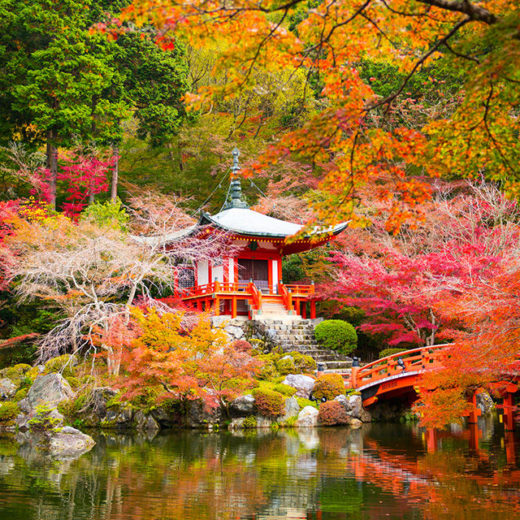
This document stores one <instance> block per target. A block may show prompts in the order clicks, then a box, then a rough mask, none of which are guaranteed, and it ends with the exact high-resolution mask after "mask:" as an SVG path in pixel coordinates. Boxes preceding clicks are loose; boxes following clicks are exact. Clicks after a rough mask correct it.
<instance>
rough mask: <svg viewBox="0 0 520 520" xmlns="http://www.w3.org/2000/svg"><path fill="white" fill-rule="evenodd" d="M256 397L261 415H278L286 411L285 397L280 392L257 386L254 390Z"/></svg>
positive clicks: (256, 403)
mask: <svg viewBox="0 0 520 520" xmlns="http://www.w3.org/2000/svg"><path fill="white" fill-rule="evenodd" d="M253 397H254V398H255V407H256V410H257V411H258V413H259V414H260V415H263V416H265V417H277V416H280V415H283V413H284V406H283V403H284V397H283V395H282V394H280V393H279V392H274V391H272V390H267V389H264V388H255V389H254V390H253Z"/></svg>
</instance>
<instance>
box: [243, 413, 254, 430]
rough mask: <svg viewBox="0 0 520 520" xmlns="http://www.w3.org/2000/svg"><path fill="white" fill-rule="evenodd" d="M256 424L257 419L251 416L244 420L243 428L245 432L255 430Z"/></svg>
mask: <svg viewBox="0 0 520 520" xmlns="http://www.w3.org/2000/svg"><path fill="white" fill-rule="evenodd" d="M256 424H257V423H256V417H255V416H254V415H251V416H249V417H246V418H245V419H244V422H243V423H242V428H244V429H245V430H253V429H255V428H256Z"/></svg>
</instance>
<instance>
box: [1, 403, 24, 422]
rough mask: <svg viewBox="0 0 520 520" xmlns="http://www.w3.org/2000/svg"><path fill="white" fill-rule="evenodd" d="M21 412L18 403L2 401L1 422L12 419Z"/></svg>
mask: <svg viewBox="0 0 520 520" xmlns="http://www.w3.org/2000/svg"><path fill="white" fill-rule="evenodd" d="M19 413H20V408H19V407H18V403H16V402H13V401H4V402H2V403H0V422H7V421H12V420H13V419H15V418H16V416H17V415H18V414H19Z"/></svg>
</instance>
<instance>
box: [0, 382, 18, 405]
mask: <svg viewBox="0 0 520 520" xmlns="http://www.w3.org/2000/svg"><path fill="white" fill-rule="evenodd" d="M17 388H18V387H17V386H16V385H15V384H14V383H13V382H12V381H11V380H10V379H8V378H7V377H6V378H4V379H0V401H8V400H10V399H11V397H13V396H14V394H16V389H17Z"/></svg>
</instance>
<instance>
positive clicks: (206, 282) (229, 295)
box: [175, 149, 347, 319]
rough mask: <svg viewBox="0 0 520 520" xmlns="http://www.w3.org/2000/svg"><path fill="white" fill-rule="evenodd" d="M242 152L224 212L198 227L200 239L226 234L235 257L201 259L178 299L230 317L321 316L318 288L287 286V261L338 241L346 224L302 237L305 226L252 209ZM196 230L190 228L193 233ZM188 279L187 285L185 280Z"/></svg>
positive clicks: (179, 288)
mask: <svg viewBox="0 0 520 520" xmlns="http://www.w3.org/2000/svg"><path fill="white" fill-rule="evenodd" d="M238 155H239V151H238V150H237V149H235V150H233V158H234V160H233V167H232V176H231V184H230V189H229V192H228V197H227V199H226V203H225V204H224V206H223V207H222V210H221V211H220V212H219V213H217V214H215V215H209V214H207V213H204V212H203V213H202V215H201V217H200V220H199V223H198V225H197V226H195V229H198V230H200V231H199V232H200V233H202V234H201V235H199V236H206V237H209V236H211V235H214V234H216V233H220V234H222V233H224V234H225V236H226V239H228V240H229V241H230V242H229V243H232V244H233V246H234V247H232V248H230V251H231V250H232V251H233V253H232V254H230V255H229V256H224V257H222V258H215V259H214V260H213V261H211V262H210V261H208V260H201V261H198V262H195V264H194V265H193V266H192V267H188V268H187V269H189V270H191V273H188V276H186V273H183V276H182V277H180V279H182V280H183V283H182V284H177V290H176V295H175V296H176V297H179V298H181V299H182V300H183V301H184V302H185V303H186V304H187V305H188V306H190V307H193V308H195V309H198V310H210V309H211V310H213V312H214V313H215V315H226V316H230V317H231V318H235V317H237V316H245V317H248V318H249V319H255V318H261V317H265V318H267V317H272V318H274V317H276V318H280V317H285V318H288V317H292V318H296V319H298V318H299V317H303V318H306V317H307V303H308V302H309V310H310V318H311V319H312V318H315V317H316V296H315V291H314V284H312V283H311V284H307V285H305V284H285V283H284V282H283V280H282V258H283V257H284V256H287V255H291V254H294V253H301V252H303V251H308V250H311V249H315V248H317V247H319V246H321V245H323V244H326V243H327V242H329V241H331V240H333V239H334V238H335V237H336V236H337V235H338V234H339V233H341V231H343V230H344V229H345V228H346V227H347V223H343V224H340V225H337V226H335V227H329V228H326V229H324V228H319V229H318V228H316V229H315V230H313V231H312V232H310V233H307V234H304V235H300V236H298V235H297V234H298V233H299V232H300V231H301V230H302V229H303V227H304V226H302V225H300V224H296V223H293V222H286V221H284V220H280V219H277V218H272V217H269V216H267V215H264V214H262V213H258V212H257V211H253V210H251V209H250V208H249V206H248V204H247V203H246V202H245V200H244V199H243V197H242V188H241V183H240V179H239V178H238V177H237V173H238V171H239V169H240V166H239V164H238ZM193 232H194V229H193V228H192V229H191V230H190V234H193ZM186 280H188V282H186Z"/></svg>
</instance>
